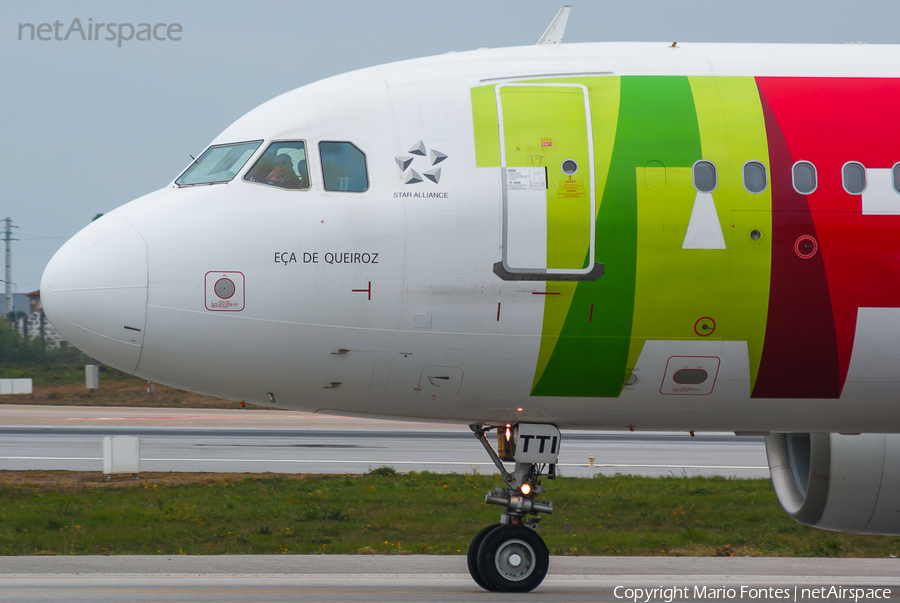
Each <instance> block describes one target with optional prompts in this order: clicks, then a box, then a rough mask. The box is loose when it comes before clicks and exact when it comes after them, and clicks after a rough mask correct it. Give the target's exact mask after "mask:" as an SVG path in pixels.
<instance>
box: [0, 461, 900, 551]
mask: <svg viewBox="0 0 900 603" xmlns="http://www.w3.org/2000/svg"><path fill="white" fill-rule="evenodd" d="M20 473H22V472H20ZM61 473H62V472H61ZM11 474H12V472H6V473H4V474H2V475H0V500H2V501H3V505H0V554H4V555H34V554H165V555H174V554H229V553H230V554H252V553H361V554H362V553H389V554H408V553H416V554H421V553H425V554H429V553H434V554H465V552H466V550H467V548H468V545H469V540H470V539H471V538H472V536H474V535H475V533H476V532H477V531H478V530H480V529H481V528H482V527H483V526H485V525H488V524H491V523H495V522H496V521H497V518H498V516H499V512H500V508H499V507H494V506H488V505H484V504H481V500H482V497H483V495H484V493H485V492H486V491H487V490H489V489H490V488H491V487H493V486H495V485H498V480H497V478H495V477H489V476H481V475H471V474H470V475H458V474H454V475H440V474H432V473H407V474H402V475H398V474H394V473H393V471H391V470H388V469H386V468H381V469H377V470H375V471H373V472H371V473H369V474H367V475H365V476H293V475H292V476H272V475H266V476H254V477H244V476H210V475H209V474H207V475H206V477H198V478H197V479H198V481H197V483H180V484H173V483H167V482H168V481H171V480H166V479H164V477H165V475H166V474H163V475H162V476H160V474H155V475H154V476H145V477H144V478H142V479H141V480H137V481H136V480H133V479H127V480H126V479H124V478H122V477H118V478H116V480H115V481H113V482H111V483H108V484H107V483H103V482H101V481H100V479H101V476H99V475H98V474H90V475H93V476H94V477H93V478H90V479H86V480H83V481H81V482H80V483H75V484H72V483H69V484H68V485H66V486H65V487H62V488H61V487H57V486H49V485H47V483H46V480H45V483H44V485H43V486H41V485H39V480H38V481H35V482H33V483H31V485H29V484H28V483H27V480H25V483H23V480H21V479H20V480H18V481H16V482H15V483H16V485H10V484H11V483H13V482H12V481H11V480H10V479H9V476H10V475H11ZM44 477H46V475H45V476H44ZM545 485H546V486H549V490H550V495H549V496H547V495H545V496H544V498H543V499H544V500H548V499H549V500H553V501H554V503H555V504H556V508H557V512H556V513H554V514H553V515H551V516H549V517H547V518H546V519H544V522H543V523H542V525H541V529H540V533H541V535H542V536H543V538H544V539H545V541H546V542H547V545H548V546H549V548H550V551H551V552H552V553H553V554H564V555H706V556H712V555H729V556H730V555H755V556H756V555H774V556H846V557H886V556H888V555H896V554H898V553H900V539H898V538H896V537H883V536H860V535H853V534H838V533H834V532H825V531H822V530H816V529H813V528H809V527H806V526H803V525H801V524H798V523H796V522H794V521H793V520H791V519H790V518H788V516H787V515H786V514H785V513H784V512H783V511H782V509H781V507H780V506H779V505H778V502H777V501H776V499H775V494H774V492H773V490H772V486H771V483H770V482H769V481H768V480H763V479H756V480H727V479H723V478H700V477H691V478H682V477H669V478H644V477H632V476H613V477H596V478H593V479H578V478H560V479H558V480H556V481H555V482H545Z"/></svg>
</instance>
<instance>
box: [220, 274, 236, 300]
mask: <svg viewBox="0 0 900 603" xmlns="http://www.w3.org/2000/svg"><path fill="white" fill-rule="evenodd" d="M216 295H218V296H219V297H220V298H221V299H229V298H230V297H231V296H232V295H234V283H233V282H231V280H230V279H227V278H220V279H219V280H217V281H216Z"/></svg>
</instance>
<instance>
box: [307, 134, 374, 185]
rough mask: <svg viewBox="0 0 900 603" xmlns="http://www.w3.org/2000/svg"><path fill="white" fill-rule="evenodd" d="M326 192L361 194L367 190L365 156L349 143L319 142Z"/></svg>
mask: <svg viewBox="0 0 900 603" xmlns="http://www.w3.org/2000/svg"><path fill="white" fill-rule="evenodd" d="M319 155H321V157H322V175H323V176H324V177H325V190H326V191H348V192H351V193H361V192H363V191H364V190H366V189H367V188H369V176H368V174H367V173H366V156H365V155H364V154H363V152H362V151H360V150H359V149H357V148H356V146H354V145H353V143H350V142H320V143H319Z"/></svg>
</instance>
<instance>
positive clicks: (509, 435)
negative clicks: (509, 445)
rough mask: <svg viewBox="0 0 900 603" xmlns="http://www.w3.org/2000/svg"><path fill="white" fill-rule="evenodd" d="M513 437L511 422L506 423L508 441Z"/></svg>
mask: <svg viewBox="0 0 900 603" xmlns="http://www.w3.org/2000/svg"><path fill="white" fill-rule="evenodd" d="M511 437H512V432H511V431H510V430H509V423H507V424H506V441H507V442H508V441H509V439H510V438H511Z"/></svg>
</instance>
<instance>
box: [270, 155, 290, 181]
mask: <svg viewBox="0 0 900 603" xmlns="http://www.w3.org/2000/svg"><path fill="white" fill-rule="evenodd" d="M291 176H294V177H296V174H295V173H294V166H293V162H292V161H291V158H290V156H289V155H287V154H286V153H282V154H281V155H276V156H275V160H274V161H273V162H272V171H271V172H269V175H268V176H266V180H268V181H269V182H271V183H273V184H282V183H284V181H285V180H287V179H288V178H289V177H291Z"/></svg>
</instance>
